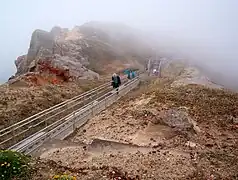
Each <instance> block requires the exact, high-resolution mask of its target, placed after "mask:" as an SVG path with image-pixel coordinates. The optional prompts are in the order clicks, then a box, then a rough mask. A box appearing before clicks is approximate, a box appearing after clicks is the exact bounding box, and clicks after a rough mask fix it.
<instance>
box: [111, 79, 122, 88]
mask: <svg viewBox="0 0 238 180" xmlns="http://www.w3.org/2000/svg"><path fill="white" fill-rule="evenodd" d="M120 85H121V78H120V77H119V76H112V86H113V88H118V87H119V86H120Z"/></svg>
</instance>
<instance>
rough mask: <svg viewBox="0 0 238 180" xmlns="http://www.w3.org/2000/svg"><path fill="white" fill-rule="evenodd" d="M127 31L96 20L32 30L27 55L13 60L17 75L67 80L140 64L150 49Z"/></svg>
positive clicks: (91, 76)
mask: <svg viewBox="0 0 238 180" xmlns="http://www.w3.org/2000/svg"><path fill="white" fill-rule="evenodd" d="M128 29H129V28H128ZM126 31H127V30H125V28H124V27H123V26H122V27H121V26H118V25H115V24H104V23H98V22H91V23H87V24H84V25H82V26H76V27H74V28H73V29H72V30H68V29H64V28H60V27H54V28H52V30H51V31H50V32H46V31H43V30H35V31H34V32H33V34H32V37H31V42H30V47H29V50H28V54H27V55H23V56H20V57H18V58H17V60H16V61H15V64H16V67H17V73H16V76H19V75H23V74H25V73H28V72H37V73H40V74H53V75H55V76H57V77H61V78H66V79H69V78H71V79H80V78H98V77H99V74H107V73H112V72H114V71H118V70H121V69H123V68H126V67H128V66H133V67H142V66H141V64H142V62H143V61H145V60H146V57H148V56H149V55H148V52H149V48H148V47H147V45H145V44H143V42H139V38H138V37H135V36H133V34H132V33H131V32H130V33H129V31H127V33H126ZM141 48H143V51H141Z"/></svg>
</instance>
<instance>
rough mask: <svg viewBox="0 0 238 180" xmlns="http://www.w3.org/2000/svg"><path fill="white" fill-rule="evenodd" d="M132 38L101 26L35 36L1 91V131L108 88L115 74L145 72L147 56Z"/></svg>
mask: <svg viewBox="0 0 238 180" xmlns="http://www.w3.org/2000/svg"><path fill="white" fill-rule="evenodd" d="M135 34H136V30H134V29H132V28H130V27H127V26H125V25H122V24H116V23H102V22H89V23H85V24H83V25H81V26H75V27H74V28H73V29H71V30H69V29H66V28H60V27H53V28H52V30H51V31H50V32H46V31H44V30H35V31H34V32H33V33H32V37H31V42H30V46H29V50H28V53H27V54H26V55H22V56H19V57H18V58H17V60H16V61H15V64H16V67H17V72H16V74H15V76H12V77H11V78H9V81H8V82H7V83H5V84H4V85H1V86H0V91H1V95H0V129H1V128H2V127H6V126H8V125H10V124H13V123H16V122H18V121H20V120H22V119H24V118H27V117H29V116H31V115H33V114H35V113H37V112H39V111H42V110H44V109H46V108H49V107H51V106H53V105H55V104H57V103H60V102H62V101H64V100H66V99H69V98H72V97H73V96H75V95H78V94H80V93H82V92H84V91H87V90H90V89H91V88H93V87H96V86H98V85H99V84H102V83H104V82H108V81H110V79H111V77H110V76H111V75H112V73H114V72H118V71H121V70H123V69H125V68H127V67H134V68H144V67H143V66H144V63H145V61H146V57H148V56H149V53H151V52H150V50H149V46H148V45H147V44H146V43H144V42H143V41H142V40H141V39H140V37H139V36H136V35H135ZM142 49H143V51H142Z"/></svg>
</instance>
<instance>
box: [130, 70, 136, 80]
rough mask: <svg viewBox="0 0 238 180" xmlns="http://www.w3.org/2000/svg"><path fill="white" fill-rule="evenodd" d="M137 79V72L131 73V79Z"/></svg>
mask: <svg viewBox="0 0 238 180" xmlns="http://www.w3.org/2000/svg"><path fill="white" fill-rule="evenodd" d="M135 77H136V73H135V71H132V72H131V79H133V78H135Z"/></svg>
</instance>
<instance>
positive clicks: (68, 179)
mask: <svg viewBox="0 0 238 180" xmlns="http://www.w3.org/2000/svg"><path fill="white" fill-rule="evenodd" d="M56 179H57V180H76V177H74V176H70V175H66V174H64V175H54V176H53V178H52V179H51V180H56Z"/></svg>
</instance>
